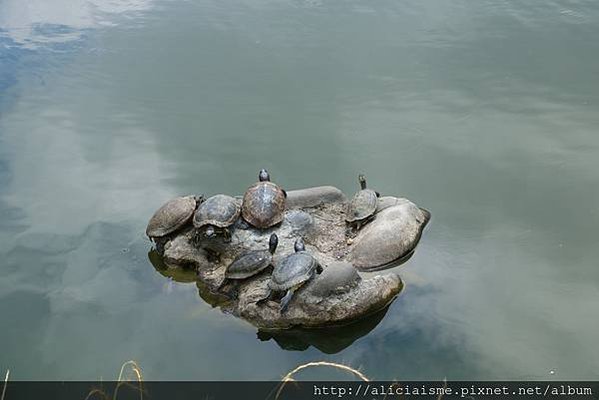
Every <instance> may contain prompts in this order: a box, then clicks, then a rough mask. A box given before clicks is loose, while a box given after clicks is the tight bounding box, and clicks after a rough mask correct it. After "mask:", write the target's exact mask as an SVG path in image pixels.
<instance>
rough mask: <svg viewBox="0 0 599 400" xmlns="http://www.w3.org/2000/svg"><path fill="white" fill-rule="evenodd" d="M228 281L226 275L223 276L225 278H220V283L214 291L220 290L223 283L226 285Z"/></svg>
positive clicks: (223, 285)
mask: <svg viewBox="0 0 599 400" xmlns="http://www.w3.org/2000/svg"><path fill="white" fill-rule="evenodd" d="M228 282H229V280H228V279H227V278H226V277H225V278H223V280H222V282H221V283H220V285H218V287H217V288H216V291H217V292H220V291H221V290H222V289H223V288H224V287H225V285H226V284H227V283H228Z"/></svg>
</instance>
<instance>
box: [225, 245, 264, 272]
mask: <svg viewBox="0 0 599 400" xmlns="http://www.w3.org/2000/svg"><path fill="white" fill-rule="evenodd" d="M271 262H272V254H270V252H269V251H268V250H252V251H249V252H247V253H244V254H241V255H240V256H239V257H237V258H236V259H235V261H233V262H232V263H231V264H230V265H229V266H228V267H227V271H226V272H225V278H227V279H245V278H249V277H250V276H253V275H256V274H257V273H259V272H260V271H262V270H264V269H266V268H267V267H268V266H269V265H270V264H271Z"/></svg>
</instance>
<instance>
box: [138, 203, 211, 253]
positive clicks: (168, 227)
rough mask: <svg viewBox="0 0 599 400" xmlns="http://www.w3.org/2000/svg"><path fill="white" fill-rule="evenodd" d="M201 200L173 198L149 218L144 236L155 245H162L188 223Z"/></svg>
mask: <svg viewBox="0 0 599 400" xmlns="http://www.w3.org/2000/svg"><path fill="white" fill-rule="evenodd" d="M203 200H204V197H203V196H202V195H198V196H182V197H175V198H174V199H171V200H169V201H167V202H166V203H165V204H163V205H162V207H160V208H159V209H158V210H156V212H155V213H154V215H152V218H150V221H149V222H148V226H147V227H146V235H147V236H148V237H149V238H150V240H152V241H153V242H154V243H156V244H157V245H162V244H164V241H165V240H166V239H168V237H169V236H170V235H172V234H173V233H175V232H177V231H178V230H179V229H181V228H183V227H184V226H185V225H186V224H187V223H188V222H189V220H190V219H191V217H192V216H193V213H194V212H195V210H196V208H197V207H198V205H200V204H201V203H202V202H203ZM159 247H160V246H159Z"/></svg>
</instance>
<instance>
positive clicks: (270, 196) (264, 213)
mask: <svg viewBox="0 0 599 400" xmlns="http://www.w3.org/2000/svg"><path fill="white" fill-rule="evenodd" d="M258 179H259V182H256V183H255V184H253V185H252V186H250V187H249V188H248V190H246V191H245V194H244V195H243V205H242V211H241V214H242V216H243V219H244V220H246V221H247V222H248V223H249V224H251V225H253V226H255V227H256V228H259V229H266V228H270V227H271V226H274V225H276V224H278V223H280V222H281V221H283V217H284V213H285V200H286V198H287V193H286V192H285V191H284V190H283V189H281V188H280V187H279V186H278V185H276V184H274V183H272V182H271V181H270V176H269V175H268V171H266V170H265V169H262V170H260V173H259V175H258Z"/></svg>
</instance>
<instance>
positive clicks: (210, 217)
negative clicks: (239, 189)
mask: <svg viewBox="0 0 599 400" xmlns="http://www.w3.org/2000/svg"><path fill="white" fill-rule="evenodd" d="M239 213H240V207H239V201H238V200H237V199H235V198H234V197H231V196H227V195H226V194H217V195H214V196H212V197H209V198H208V199H206V201H204V202H203V203H202V204H200V206H199V207H198V209H197V210H196V212H195V214H194V216H193V226H195V227H196V228H197V229H203V230H204V231H203V233H204V235H206V236H208V237H213V236H215V235H216V234H217V233H222V234H223V235H224V237H225V239H226V240H230V238H231V233H230V232H229V229H228V228H229V227H230V226H231V225H233V224H234V223H235V221H236V220H237V218H238V217H239Z"/></svg>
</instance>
